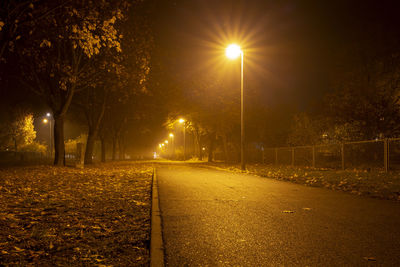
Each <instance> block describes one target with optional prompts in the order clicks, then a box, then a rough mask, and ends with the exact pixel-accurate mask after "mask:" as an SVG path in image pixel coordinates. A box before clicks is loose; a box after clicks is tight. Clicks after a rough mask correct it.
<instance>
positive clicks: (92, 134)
mask: <svg viewBox="0 0 400 267" xmlns="http://www.w3.org/2000/svg"><path fill="white" fill-rule="evenodd" d="M96 138H97V131H93V130H90V129H89V133H88V137H87V142H86V152H85V164H92V163H93V149H94V143H95V141H96Z"/></svg>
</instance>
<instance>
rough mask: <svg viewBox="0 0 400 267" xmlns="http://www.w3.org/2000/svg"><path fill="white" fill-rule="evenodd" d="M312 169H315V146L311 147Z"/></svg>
mask: <svg viewBox="0 0 400 267" xmlns="http://www.w3.org/2000/svg"><path fill="white" fill-rule="evenodd" d="M312 167H313V168H315V146H312Z"/></svg>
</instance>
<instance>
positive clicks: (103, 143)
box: [100, 138, 106, 162]
mask: <svg viewBox="0 0 400 267" xmlns="http://www.w3.org/2000/svg"><path fill="white" fill-rule="evenodd" d="M100 141H101V162H106V139H105V138H101V139H100Z"/></svg>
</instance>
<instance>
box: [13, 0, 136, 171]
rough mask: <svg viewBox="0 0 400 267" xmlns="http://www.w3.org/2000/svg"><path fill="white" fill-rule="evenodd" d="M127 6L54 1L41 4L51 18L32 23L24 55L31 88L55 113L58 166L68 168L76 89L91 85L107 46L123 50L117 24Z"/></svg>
mask: <svg viewBox="0 0 400 267" xmlns="http://www.w3.org/2000/svg"><path fill="white" fill-rule="evenodd" d="M127 5H128V4H127V3H126V1H123V0H121V1H118V0H116V1H96V2H94V1H91V0H85V1H78V0H71V1H68V2H64V1H49V2H44V3H43V4H42V5H41V6H40V8H41V9H42V10H43V13H47V14H48V15H47V16H45V17H43V18H41V19H40V20H34V21H32V22H31V24H30V26H31V27H30V29H32V30H31V31H30V32H29V36H30V38H28V39H26V40H24V41H25V42H24V46H23V48H22V49H21V53H20V56H21V62H22V63H23V64H22V66H23V72H24V74H25V75H24V77H26V78H27V80H26V81H25V84H26V85H27V86H29V88H31V90H32V91H34V92H35V93H37V94H38V95H40V96H41V97H43V99H44V100H45V101H46V103H47V104H48V106H49V107H50V108H51V109H52V112H53V116H54V121H55V123H54V144H55V159H54V164H56V165H62V164H63V157H64V149H65V148H64V134H63V132H64V129H63V127H64V118H65V115H66V113H67V111H68V109H69V107H70V104H71V102H72V99H73V96H74V95H75V93H76V91H77V90H79V89H80V88H81V87H83V86H85V83H82V78H83V76H84V73H85V70H86V69H87V68H88V67H91V65H90V63H91V61H92V60H93V58H94V57H95V56H96V55H98V54H99V53H100V51H101V50H102V49H104V48H105V47H107V48H114V49H115V50H116V51H121V47H120V38H121V36H120V35H119V33H118V31H117V29H116V27H115V24H116V23H117V22H118V21H119V20H121V19H122V18H123V13H122V11H121V10H125V9H126V7H127ZM55 7H57V11H55V12H52V13H50V14H49V12H50V11H51V10H54V8H55ZM28 43H29V45H28Z"/></svg>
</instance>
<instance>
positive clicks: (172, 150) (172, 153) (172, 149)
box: [169, 133, 175, 159]
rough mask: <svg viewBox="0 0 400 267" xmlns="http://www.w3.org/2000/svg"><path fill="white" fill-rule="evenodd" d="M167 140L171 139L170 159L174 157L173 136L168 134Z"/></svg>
mask: <svg viewBox="0 0 400 267" xmlns="http://www.w3.org/2000/svg"><path fill="white" fill-rule="evenodd" d="M169 138H171V148H170V150H171V159H173V158H174V157H175V142H174V134H173V133H170V134H169Z"/></svg>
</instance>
